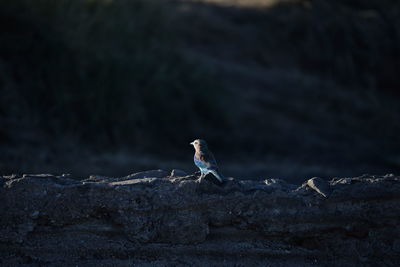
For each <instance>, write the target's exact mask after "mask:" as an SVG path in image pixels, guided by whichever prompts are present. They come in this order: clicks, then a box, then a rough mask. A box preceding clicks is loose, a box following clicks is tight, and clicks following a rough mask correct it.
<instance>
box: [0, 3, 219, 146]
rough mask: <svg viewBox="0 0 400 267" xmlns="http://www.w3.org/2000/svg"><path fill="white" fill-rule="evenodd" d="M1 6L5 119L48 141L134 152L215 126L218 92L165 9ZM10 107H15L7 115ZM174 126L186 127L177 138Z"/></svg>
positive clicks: (152, 6)
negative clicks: (40, 132) (42, 133)
mask: <svg viewBox="0 0 400 267" xmlns="http://www.w3.org/2000/svg"><path fill="white" fill-rule="evenodd" d="M0 5H1V8H0V20H1V21H0V51H1V57H0V67H1V69H2V74H0V75H1V76H2V77H1V87H0V90H1V95H2V98H1V101H2V103H1V104H2V107H3V108H2V114H3V116H4V115H6V116H16V114H15V112H18V113H19V116H21V117H25V118H26V117H28V120H31V121H34V122H35V123H37V124H38V125H40V127H45V128H46V129H47V130H48V131H49V132H50V133H52V134H66V133H68V132H70V133H73V134H76V135H78V136H80V137H81V138H83V139H84V140H86V141H89V142H94V143H103V144H106V145H107V144H114V145H121V144H124V143H127V142H128V143H131V144H132V143H133V144H135V143H139V145H138V146H137V148H149V146H148V145H152V146H153V147H154V145H155V144H154V140H156V139H157V137H158V136H159V135H163V140H169V141H170V142H171V146H172V144H173V142H174V141H176V140H177V139H179V138H186V139H190V138H191V136H192V135H195V133H196V132H198V131H200V132H202V131H204V130H207V127H211V126H213V124H214V123H215V121H216V120H217V119H218V118H221V116H220V115H219V114H220V112H219V111H220V110H221V107H220V103H217V102H216V101H215V100H214V97H215V96H218V94H219V93H220V91H221V90H220V87H219V86H218V82H216V81H214V80H213V78H212V77H213V75H214V74H213V73H212V71H211V70H208V69H205V68H203V67H202V66H199V65H198V64H196V63H195V62H189V61H188V60H186V59H185V58H184V57H183V56H182V54H181V53H180V52H179V50H180V48H179V43H178V42H177V34H176V32H174V29H173V28H172V27H171V26H172V25H171V18H170V17H169V16H168V13H167V12H166V11H165V9H166V6H165V4H162V3H160V2H155V1H147V0H146V1H142V0H135V1H123V0H120V1H100V0H99V1H92V0H83V1H82V0H60V1H52V0H35V1H30V0H8V1H7V0H1V1H0ZM214 76H215V75H214ZM10 101H11V102H10ZM10 103H12V105H17V106H18V107H14V108H11V109H9V108H7V107H9V106H10ZM183 110H184V112H182V111H183ZM200 110H201V112H200ZM11 112H12V113H13V114H5V113H11ZM210 114H212V116H209V115H210ZM210 118H211V119H210ZM194 120H197V122H196V121H194ZM180 124H181V125H186V126H188V127H186V128H181V129H180V134H179V136H177V135H176V127H178V125H180ZM199 126H201V127H199Z"/></svg>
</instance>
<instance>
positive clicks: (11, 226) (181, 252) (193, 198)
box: [0, 170, 400, 266]
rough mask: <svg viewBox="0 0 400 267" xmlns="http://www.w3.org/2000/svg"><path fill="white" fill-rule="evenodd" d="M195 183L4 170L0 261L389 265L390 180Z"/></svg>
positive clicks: (394, 228) (393, 205)
mask: <svg viewBox="0 0 400 267" xmlns="http://www.w3.org/2000/svg"><path fill="white" fill-rule="evenodd" d="M161 174H163V175H164V176H162V175H161ZM197 178H198V177H196V176H185V177H171V176H170V173H169V172H164V171H159V170H157V171H149V172H143V173H138V174H134V175H130V176H127V177H122V178H112V177H101V176H93V177H91V178H90V179H84V180H82V179H78V178H77V177H70V176H53V175H24V176H4V177H3V178H1V181H2V182H3V185H2V186H1V187H0V212H1V215H2V216H1V217H0V259H1V262H0V265H4V266H16V265H18V264H23V263H30V264H36V265H46V264H47V265H48V264H50V265H57V266H60V265H65V264H67V263H68V264H71V263H73V264H75V265H82V266H83V265H102V264H105V265H113V264H114V265H131V264H132V263H138V264H139V263H140V264H145V263H152V264H161V265H163V264H165V265H168V264H169V265H179V264H189V265H201V266H207V265H224V264H225V265H233V264H241V265H246V266H248V265H265V264H266V263H271V264H272V263H273V264H275V265H281V266H283V265H284V266H288V265H289V266H292V265H293V266H309V265H310V264H311V263H315V262H314V260H315V261H317V262H318V264H320V265H329V266H331V265H337V264H339V265H354V264H363V265H365V264H366V265H379V264H380V263H382V262H381V259H385V264H386V265H395V263H397V262H399V261H400V256H399V255H400V254H399V253H397V252H398V250H399V241H398V240H400V230H399V228H398V225H399V216H398V215H399V214H400V178H399V177H397V176H393V175H392V176H362V177H356V178H347V179H333V180H332V181H330V182H325V181H321V180H320V179H317V178H313V179H311V180H309V181H307V183H305V184H304V185H303V186H301V187H299V188H296V186H294V185H289V184H286V183H285V182H284V181H281V180H277V179H276V180H272V179H271V180H266V181H239V180H234V179H228V181H227V182H225V183H224V184H223V185H216V184H214V183H213V182H212V181H208V180H207V179H204V180H203V181H201V182H199V181H198V180H197ZM311 188H312V189H311ZM314 191H316V192H318V193H315V192H314ZM320 195H325V196H329V197H328V198H325V197H324V198H322V197H321V196H320ZM244 255H245V256H244ZM355 255H356V256H355ZM117 259H118V260H117ZM155 259H157V260H158V261H161V262H162V263H160V262H155ZM178 259H179V260H178ZM267 259H268V260H267ZM310 259H312V260H313V261H312V262H310ZM337 259H340V262H337Z"/></svg>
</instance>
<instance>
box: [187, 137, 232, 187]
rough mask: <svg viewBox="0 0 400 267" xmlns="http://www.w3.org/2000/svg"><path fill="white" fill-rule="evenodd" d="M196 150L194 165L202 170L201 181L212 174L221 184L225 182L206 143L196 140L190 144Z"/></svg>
mask: <svg viewBox="0 0 400 267" xmlns="http://www.w3.org/2000/svg"><path fill="white" fill-rule="evenodd" d="M190 144H191V145H192V146H193V147H194V149H195V153H194V157H193V161H194V164H195V165H196V166H197V167H198V168H199V169H200V173H201V175H200V181H201V180H202V179H203V178H204V176H206V175H207V174H209V173H212V174H213V175H214V176H215V178H217V180H218V181H219V182H220V183H223V182H224V181H225V178H224V176H223V175H222V174H221V173H220V172H219V171H218V165H217V162H216V160H215V158H214V155H213V153H212V152H211V151H210V150H209V149H208V146H207V143H206V141H204V140H202V139H196V140H194V141H193V142H191V143H190Z"/></svg>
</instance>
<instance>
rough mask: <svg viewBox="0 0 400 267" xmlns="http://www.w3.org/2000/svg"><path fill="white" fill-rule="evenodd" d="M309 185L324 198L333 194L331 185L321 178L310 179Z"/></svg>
mask: <svg viewBox="0 0 400 267" xmlns="http://www.w3.org/2000/svg"><path fill="white" fill-rule="evenodd" d="M307 185H308V186H309V187H310V188H311V189H313V190H315V191H316V192H317V193H319V194H321V195H322V196H324V197H328V196H329V195H330V193H331V188H330V185H329V183H328V182H327V181H325V180H324V179H321V178H319V177H314V178H311V179H309V180H308V181H307Z"/></svg>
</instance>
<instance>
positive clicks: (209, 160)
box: [200, 151, 218, 169]
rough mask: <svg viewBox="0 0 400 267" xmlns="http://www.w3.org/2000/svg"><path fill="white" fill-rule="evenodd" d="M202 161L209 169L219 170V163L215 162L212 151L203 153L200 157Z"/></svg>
mask: <svg viewBox="0 0 400 267" xmlns="http://www.w3.org/2000/svg"><path fill="white" fill-rule="evenodd" d="M200 160H201V161H203V162H204V163H205V164H206V165H207V168H210V169H218V166H217V161H216V160H215V158H214V155H213V153H211V152H210V151H207V152H206V153H202V154H201V155H200Z"/></svg>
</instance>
